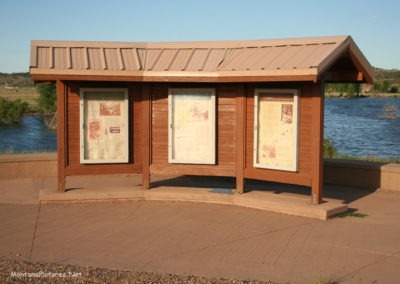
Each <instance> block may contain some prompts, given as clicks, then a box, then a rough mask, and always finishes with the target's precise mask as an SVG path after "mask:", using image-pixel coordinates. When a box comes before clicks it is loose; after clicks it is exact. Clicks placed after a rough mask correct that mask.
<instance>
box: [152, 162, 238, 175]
mask: <svg viewBox="0 0 400 284" xmlns="http://www.w3.org/2000/svg"><path fill="white" fill-rule="evenodd" d="M150 173H152V174H162V175H196V176H230V177H233V176H235V174H236V169H235V165H223V166H220V165H191V164H165V163H163V164H152V165H151V166H150Z"/></svg>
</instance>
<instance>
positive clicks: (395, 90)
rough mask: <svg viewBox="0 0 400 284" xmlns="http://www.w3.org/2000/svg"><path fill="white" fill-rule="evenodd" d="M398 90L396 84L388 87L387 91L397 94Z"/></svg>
mask: <svg viewBox="0 0 400 284" xmlns="http://www.w3.org/2000/svg"><path fill="white" fill-rule="evenodd" d="M398 92H399V87H398V86H391V87H390V89H389V93H392V94H397V93H398Z"/></svg>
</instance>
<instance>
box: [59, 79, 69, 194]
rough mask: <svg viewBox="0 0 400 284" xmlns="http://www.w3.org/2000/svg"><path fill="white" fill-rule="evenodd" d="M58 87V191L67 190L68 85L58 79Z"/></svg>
mask: <svg viewBox="0 0 400 284" xmlns="http://www.w3.org/2000/svg"><path fill="white" fill-rule="evenodd" d="M56 87H57V169H58V173H57V181H58V183H57V184H58V191H61V192H64V191H65V183H66V174H65V168H66V160H67V157H66V149H67V147H68V145H67V144H66V143H67V139H66V137H67V136H66V125H67V120H66V109H67V106H66V102H67V99H66V96H67V92H66V87H65V84H64V83H63V82H62V81H60V80H58V81H57V83H56Z"/></svg>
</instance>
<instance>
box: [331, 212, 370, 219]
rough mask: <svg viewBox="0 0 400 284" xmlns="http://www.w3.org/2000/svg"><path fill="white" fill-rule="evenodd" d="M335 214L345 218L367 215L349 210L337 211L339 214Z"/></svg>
mask: <svg viewBox="0 0 400 284" xmlns="http://www.w3.org/2000/svg"><path fill="white" fill-rule="evenodd" d="M337 216H338V217H339V218H346V217H356V218H365V217H367V216H368V215H367V214H364V213H357V212H351V211H349V212H343V213H339V214H337Z"/></svg>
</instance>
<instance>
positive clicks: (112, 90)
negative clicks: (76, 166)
mask: <svg viewBox="0 0 400 284" xmlns="http://www.w3.org/2000/svg"><path fill="white" fill-rule="evenodd" d="M89 92H90V93H95V92H103V93H104V92H107V93H108V92H109V93H116V92H118V93H122V94H123V97H124V98H123V100H122V105H121V108H122V114H121V115H122V120H123V125H122V126H119V127H118V131H124V132H125V135H124V139H123V143H124V145H123V149H122V150H123V153H124V154H123V158H118V159H117V158H116V159H89V158H85V157H86V155H85V135H86V131H85V130H86V129H87V125H86V122H85V113H84V106H85V103H86V102H87V100H86V98H85V97H86V96H87V93H89ZM79 117H80V163H81V164H112V163H128V162H129V120H128V117H129V100H128V89H126V88H81V89H80V104H79ZM110 132H111V129H110Z"/></svg>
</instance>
